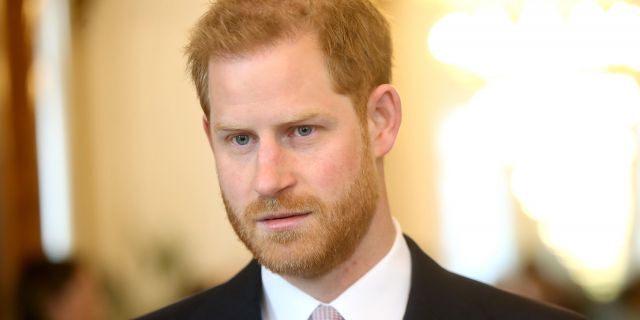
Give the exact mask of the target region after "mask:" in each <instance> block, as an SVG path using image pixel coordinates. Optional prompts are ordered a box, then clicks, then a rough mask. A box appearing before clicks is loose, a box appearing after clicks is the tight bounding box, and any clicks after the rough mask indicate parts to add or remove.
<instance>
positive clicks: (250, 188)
mask: <svg viewBox="0 0 640 320" xmlns="http://www.w3.org/2000/svg"><path fill="white" fill-rule="evenodd" d="M209 92H210V96H211V106H212V108H211V114H210V125H209V128H208V130H209V131H208V134H209V137H210V142H211V146H212V148H213V151H214V155H215V158H216V167H217V171H218V178H219V182H220V187H221V190H222V194H223V200H224V203H225V207H226V209H227V214H228V217H229V220H230V221H231V224H232V225H233V227H234V229H235V231H236V233H237V234H238V236H239V237H240V239H241V240H242V241H243V242H244V243H245V245H246V246H247V247H248V248H249V250H250V251H251V252H252V253H253V255H254V256H255V257H256V258H257V259H258V260H259V261H260V263H262V264H263V265H264V266H266V267H268V268H269V269H271V270H272V271H274V272H276V273H280V274H284V275H292V276H301V277H313V276H317V275H321V274H323V273H325V272H327V271H329V270H331V269H332V268H333V267H335V266H336V265H337V264H339V263H341V262H343V261H345V260H346V259H347V258H348V257H349V256H350V255H351V254H352V253H353V251H354V250H355V248H356V246H357V245H358V243H359V242H360V240H361V239H362V237H363V236H364V234H365V233H366V232H367V230H368V228H369V225H370V222H371V219H372V216H373V214H374V211H375V204H376V201H377V197H378V193H377V180H376V173H375V170H374V165H373V158H372V156H371V153H370V152H369V148H368V139H367V135H366V130H367V128H366V127H365V128H361V125H360V121H359V120H358V117H357V116H356V113H355V110H354V107H353V104H352V102H351V100H350V99H349V98H348V97H347V96H344V95H340V94H337V93H335V92H334V90H333V87H332V83H331V80H330V77H329V74H328V71H327V68H326V66H325V64H324V60H323V57H322V53H321V51H320V50H319V48H318V45H317V43H316V40H315V38H313V37H311V36H303V37H299V38H297V39H295V40H286V41H283V42H280V43H278V44H277V45H275V46H272V47H269V48H265V49H262V50H260V51H259V52H257V53H252V54H249V55H247V56H242V57H236V58H233V59H222V60H220V59H218V60H212V61H211V63H210V65H209ZM365 125H366V124H365Z"/></svg>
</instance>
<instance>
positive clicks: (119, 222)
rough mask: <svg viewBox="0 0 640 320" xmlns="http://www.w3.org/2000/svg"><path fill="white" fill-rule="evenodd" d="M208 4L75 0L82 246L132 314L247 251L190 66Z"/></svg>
mask: <svg viewBox="0 0 640 320" xmlns="http://www.w3.org/2000/svg"><path fill="white" fill-rule="evenodd" d="M206 3H207V1H206V0H202V1H199V0H198V1H195V0H194V1H172V0H160V1H158V0H153V1H151V0H138V1H127V0H110V1H106V0H95V1H82V2H81V5H76V7H75V9H74V10H75V12H74V17H75V18H74V20H75V21H74V25H75V27H74V30H73V33H74V34H73V38H74V45H73V46H74V47H73V52H74V57H73V61H74V63H73V65H74V68H75V70H74V83H75V87H74V88H73V90H72V91H73V92H72V98H73V100H74V103H73V106H72V108H71V110H70V111H71V112H70V117H71V119H70V120H71V121H70V123H72V126H71V131H70V136H71V141H72V150H73V161H72V162H73V163H72V168H73V176H74V178H73V180H74V207H75V208H74V213H75V219H74V220H75V224H76V227H75V230H76V232H75V245H76V248H77V252H78V253H79V254H80V255H81V256H86V257H87V258H89V259H90V260H92V261H96V263H98V264H99V265H100V266H102V268H103V269H104V270H105V273H106V276H107V277H108V278H109V279H110V280H111V281H110V282H109V283H110V286H111V288H109V290H111V291H112V292H113V293H114V294H113V299H114V300H115V303H116V304H118V303H119V304H120V308H121V309H122V310H124V311H123V312H124V314H123V316H125V317H130V316H133V315H135V314H138V313H141V312H145V311H148V310H149V309H151V308H155V307H158V306H159V304H164V303H167V302H168V301H171V300H173V299H175V298H176V297H175V296H174V295H175V288H176V287H177V286H178V287H179V286H182V283H187V284H189V283H192V285H193V286H197V285H199V282H200V281H203V279H204V280H207V281H208V282H210V283H213V282H217V281H221V280H224V279H226V278H228V277H230V276H231V275H232V274H234V273H235V272H236V271H237V270H239V269H240V268H241V267H242V266H243V265H244V264H245V263H246V262H247V261H248V260H249V257H250V256H249V254H248V252H247V251H246V250H245V249H244V247H243V246H242V245H241V243H240V242H239V241H238V240H236V236H235V235H234V234H233V231H232V229H231V227H230V226H229V224H228V223H227V220H226V214H225V213H224V210H223V206H222V204H221V200H220V199H219V191H218V189H217V182H216V177H215V172H214V163H213V156H212V154H211V151H210V150H209V147H208V144H207V142H206V138H205V135H204V134H203V131H202V126H201V116H202V113H201V111H200V107H199V104H198V102H197V99H196V95H195V90H194V89H193V87H192V85H191V83H190V80H189V78H188V75H187V73H186V71H185V59H184V57H183V47H184V45H185V44H186V41H187V34H188V29H189V28H190V27H191V25H192V24H193V23H194V22H195V21H196V19H197V18H198V16H199V15H200V14H201V13H202V12H203V11H204V10H205V8H206ZM188 289H189V288H186V289H185V290H188ZM129 301H131V302H129Z"/></svg>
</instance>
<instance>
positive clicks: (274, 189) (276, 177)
mask: <svg viewBox="0 0 640 320" xmlns="http://www.w3.org/2000/svg"><path fill="white" fill-rule="evenodd" d="M291 161H292V159H291V156H290V155H289V154H288V151H287V150H284V149H283V148H282V146H280V145H279V144H278V143H277V142H276V141H273V140H268V139H261V141H260V148H259V149H258V155H257V158H256V172H255V177H254V189H255V191H256V192H257V193H258V194H259V195H260V196H263V197H274V196H277V195H278V194H279V193H281V192H282V191H284V190H286V189H288V188H290V187H292V186H293V185H294V184H295V182H296V179H295V175H294V174H293V171H292V168H291V165H292V163H291Z"/></svg>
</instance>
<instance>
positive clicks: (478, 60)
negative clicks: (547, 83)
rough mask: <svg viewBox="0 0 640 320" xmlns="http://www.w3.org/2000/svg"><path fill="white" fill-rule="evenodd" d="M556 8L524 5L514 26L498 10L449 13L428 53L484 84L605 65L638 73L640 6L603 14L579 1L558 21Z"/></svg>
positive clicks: (538, 2) (537, 2)
mask: <svg viewBox="0 0 640 320" xmlns="http://www.w3.org/2000/svg"><path fill="white" fill-rule="evenodd" d="M557 3H558V2H555V1H553V2H552V1H548V0H547V1H542V0H528V1H525V4H524V7H523V9H522V12H521V13H520V16H519V19H518V20H517V21H514V20H513V19H512V18H511V16H510V15H509V13H508V12H507V10H506V9H505V8H503V7H500V6H492V7H485V8H482V9H479V10H477V11H475V12H472V13H466V12H454V13H452V14H449V15H447V16H445V17H444V18H442V19H441V20H440V21H439V22H438V23H436V24H435V25H434V27H433V29H432V30H431V32H430V34H429V41H428V42H429V48H430V51H431V53H432V54H433V55H434V56H435V57H436V58H437V59H438V60H440V61H442V62H444V63H448V64H453V65H457V66H460V67H462V68H465V69H466V70H469V71H471V72H474V73H476V74H478V75H480V76H482V77H483V78H485V79H492V78H495V77H501V76H511V75H518V74H522V73H523V72H524V73H529V74H530V73H536V74H544V73H550V72H554V73H555V72H558V70H582V71H584V70H589V71H593V70H602V69H604V68H606V67H608V66H611V65H624V66H628V67H630V68H633V69H635V70H637V71H640V42H638V41H637V39H638V34H639V33H640V7H638V6H634V5H631V4H627V3H624V2H616V3H614V4H613V5H612V6H611V7H610V8H609V10H608V11H606V12H605V11H604V9H603V8H602V7H600V6H599V5H598V4H597V3H595V2H594V1H580V2H578V3H577V4H576V5H575V6H573V7H572V9H571V11H570V13H569V15H568V16H567V17H563V16H562V15H561V14H560V9H559V6H558V5H557Z"/></svg>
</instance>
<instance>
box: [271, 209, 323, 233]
mask: <svg viewBox="0 0 640 320" xmlns="http://www.w3.org/2000/svg"><path fill="white" fill-rule="evenodd" d="M309 215H311V212H293V213H276V214H269V215H266V216H265V217H263V218H260V219H258V223H259V224H260V225H263V226H264V227H266V228H267V229H269V230H271V231H286V230H291V229H295V228H297V227H299V226H300V225H301V224H302V223H303V222H304V220H305V219H306V218H307V217H308V216H309Z"/></svg>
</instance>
